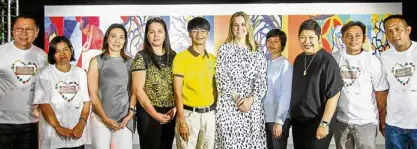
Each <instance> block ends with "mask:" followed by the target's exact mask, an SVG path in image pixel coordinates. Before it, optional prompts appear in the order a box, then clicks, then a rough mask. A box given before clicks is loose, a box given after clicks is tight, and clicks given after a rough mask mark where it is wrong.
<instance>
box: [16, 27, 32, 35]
mask: <svg viewBox="0 0 417 149" xmlns="http://www.w3.org/2000/svg"><path fill="white" fill-rule="evenodd" d="M35 30H36V28H32V27H29V28H23V27H15V28H14V29H13V31H15V32H17V33H23V32H26V33H28V34H33V33H35Z"/></svg>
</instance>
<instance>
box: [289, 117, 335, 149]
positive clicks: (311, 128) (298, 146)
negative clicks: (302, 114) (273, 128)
mask: <svg viewBox="0 0 417 149" xmlns="http://www.w3.org/2000/svg"><path fill="white" fill-rule="evenodd" d="M321 118H322V116H318V117H316V118H312V119H307V120H297V119H291V124H292V136H293V142H294V149H328V148H329V145H330V142H331V140H332V138H333V133H334V131H335V129H336V118H335V116H333V118H332V120H331V121H330V125H329V134H327V136H326V137H325V138H323V139H320V140H318V139H317V138H316V133H317V128H318V127H319V124H320V121H321Z"/></svg>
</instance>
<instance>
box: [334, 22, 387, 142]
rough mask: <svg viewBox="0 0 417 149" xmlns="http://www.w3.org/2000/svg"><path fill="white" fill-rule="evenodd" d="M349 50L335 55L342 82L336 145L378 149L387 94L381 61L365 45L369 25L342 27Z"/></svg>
mask: <svg viewBox="0 0 417 149" xmlns="http://www.w3.org/2000/svg"><path fill="white" fill-rule="evenodd" d="M341 31H342V40H343V43H344V44H345V46H346V50H340V51H337V52H336V53H334V55H333V56H334V57H335V59H336V61H337V63H338V64H339V67H340V74H341V76H342V79H343V88H342V91H341V95H340V99H339V103H338V106H337V124H336V125H337V127H336V131H335V143H336V146H337V148H338V149H355V148H356V149H376V135H377V133H378V132H377V130H378V129H377V126H378V109H383V108H384V107H383V106H380V104H378V106H377V103H381V101H385V100H386V98H387V94H388V91H387V90H388V83H387V80H386V74H385V71H384V68H383V67H382V64H381V61H380V60H379V59H378V58H377V57H376V56H374V55H372V54H371V52H368V51H365V50H364V49H363V48H362V46H363V43H364V42H365V40H366V35H365V33H366V26H365V25H364V24H363V23H362V22H360V21H350V22H348V23H346V24H345V25H343V27H342V29H341Z"/></svg>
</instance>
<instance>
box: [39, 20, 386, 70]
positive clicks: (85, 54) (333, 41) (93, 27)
mask: <svg viewBox="0 0 417 149" xmlns="http://www.w3.org/2000/svg"><path fill="white" fill-rule="evenodd" d="M388 15H389V14H364V15H337V14H335V15H251V16H250V18H251V24H252V26H253V29H254V34H255V40H256V41H257V43H258V45H259V48H260V50H261V51H262V52H264V54H265V56H268V52H267V50H266V45H265V40H266V34H267V33H268V31H269V30H271V29H273V28H280V29H282V30H284V32H286V33H287V36H288V42H287V46H286V50H285V51H284V53H283V55H284V56H286V57H287V58H288V59H289V60H290V62H293V61H294V59H295V57H296V56H297V55H298V54H299V53H301V49H300V48H299V47H300V46H299V43H298V29H299V25H300V24H301V22H302V21H304V20H306V19H314V20H317V22H318V23H319V24H320V25H321V27H322V46H323V48H324V49H325V50H326V51H328V52H335V51H338V50H343V49H344V48H345V46H344V45H343V43H342V39H341V36H342V35H341V31H340V30H341V27H342V25H343V24H345V23H347V22H348V21H351V20H354V21H361V22H363V23H364V24H365V25H367V31H366V37H367V40H366V41H365V45H364V49H366V50H371V51H373V53H374V54H376V55H379V54H380V53H381V52H383V51H385V50H387V49H388V48H389V44H388V42H387V40H386V37H385V34H384V29H383V25H382V23H381V21H382V20H383V19H384V18H385V17H387V16H388ZM152 17H161V18H162V19H163V20H164V21H165V22H166V23H167V25H168V30H169V36H170V37H169V38H170V41H171V46H172V48H173V50H175V51H176V52H180V51H182V50H184V49H186V48H187V47H188V46H190V45H191V40H190V38H189V37H188V32H187V23H188V21H189V20H190V19H192V18H193V17H195V16H119V17H116V18H110V17H107V16H106V17H103V16H65V17H56V16H54V17H45V19H44V20H45V22H44V23H45V33H44V34H45V51H47V50H48V45H49V44H48V43H49V40H51V39H52V37H54V36H57V35H64V36H67V37H68V38H70V40H71V42H72V43H73V45H74V48H75V57H76V62H74V64H76V65H77V66H79V67H82V68H85V69H87V68H88V63H89V60H90V59H91V58H92V57H94V56H95V55H97V54H99V53H101V48H102V43H103V41H102V39H103V36H104V33H105V31H106V29H107V27H108V26H109V25H110V24H112V23H121V24H123V25H124V26H125V27H126V29H127V31H128V43H127V44H128V46H127V49H126V54H127V55H129V56H131V57H134V56H135V54H136V53H137V52H138V51H139V50H141V49H142V47H143V39H144V32H145V25H146V21H147V20H148V19H149V18H152ZM202 17H204V18H206V19H207V20H208V21H209V23H210V25H211V30H210V32H209V39H208V41H207V51H208V52H210V53H213V54H216V51H217V49H218V48H219V47H220V46H221V44H222V43H223V42H224V40H225V38H226V36H227V34H228V32H229V26H228V25H229V21H230V16H226V15H221V16H202Z"/></svg>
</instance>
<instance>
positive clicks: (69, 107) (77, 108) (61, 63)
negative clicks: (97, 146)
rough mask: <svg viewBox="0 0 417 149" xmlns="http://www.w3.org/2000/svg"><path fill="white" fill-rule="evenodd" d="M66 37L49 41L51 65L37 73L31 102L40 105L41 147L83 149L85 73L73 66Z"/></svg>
mask: <svg viewBox="0 0 417 149" xmlns="http://www.w3.org/2000/svg"><path fill="white" fill-rule="evenodd" d="M74 60H75V59H74V49H73V47H72V45H71V42H70V41H69V39H68V38H66V37H64V36H57V37H55V38H53V39H52V40H51V42H50V44H49V52H48V61H49V63H50V64H51V65H49V66H47V67H45V68H44V69H42V70H41V71H40V72H39V73H38V74H37V76H36V81H37V83H36V86H35V98H34V104H37V105H39V107H40V110H41V112H42V117H41V119H40V122H39V124H40V125H39V127H40V137H39V138H40V147H41V149H51V148H54V149H55V148H71V149H84V144H85V143H86V137H85V131H84V128H85V126H86V125H87V119H88V114H89V112H90V99H89V95H88V88H87V74H86V72H85V71H84V70H83V69H81V68H78V67H76V66H74V65H71V64H70V61H74Z"/></svg>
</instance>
